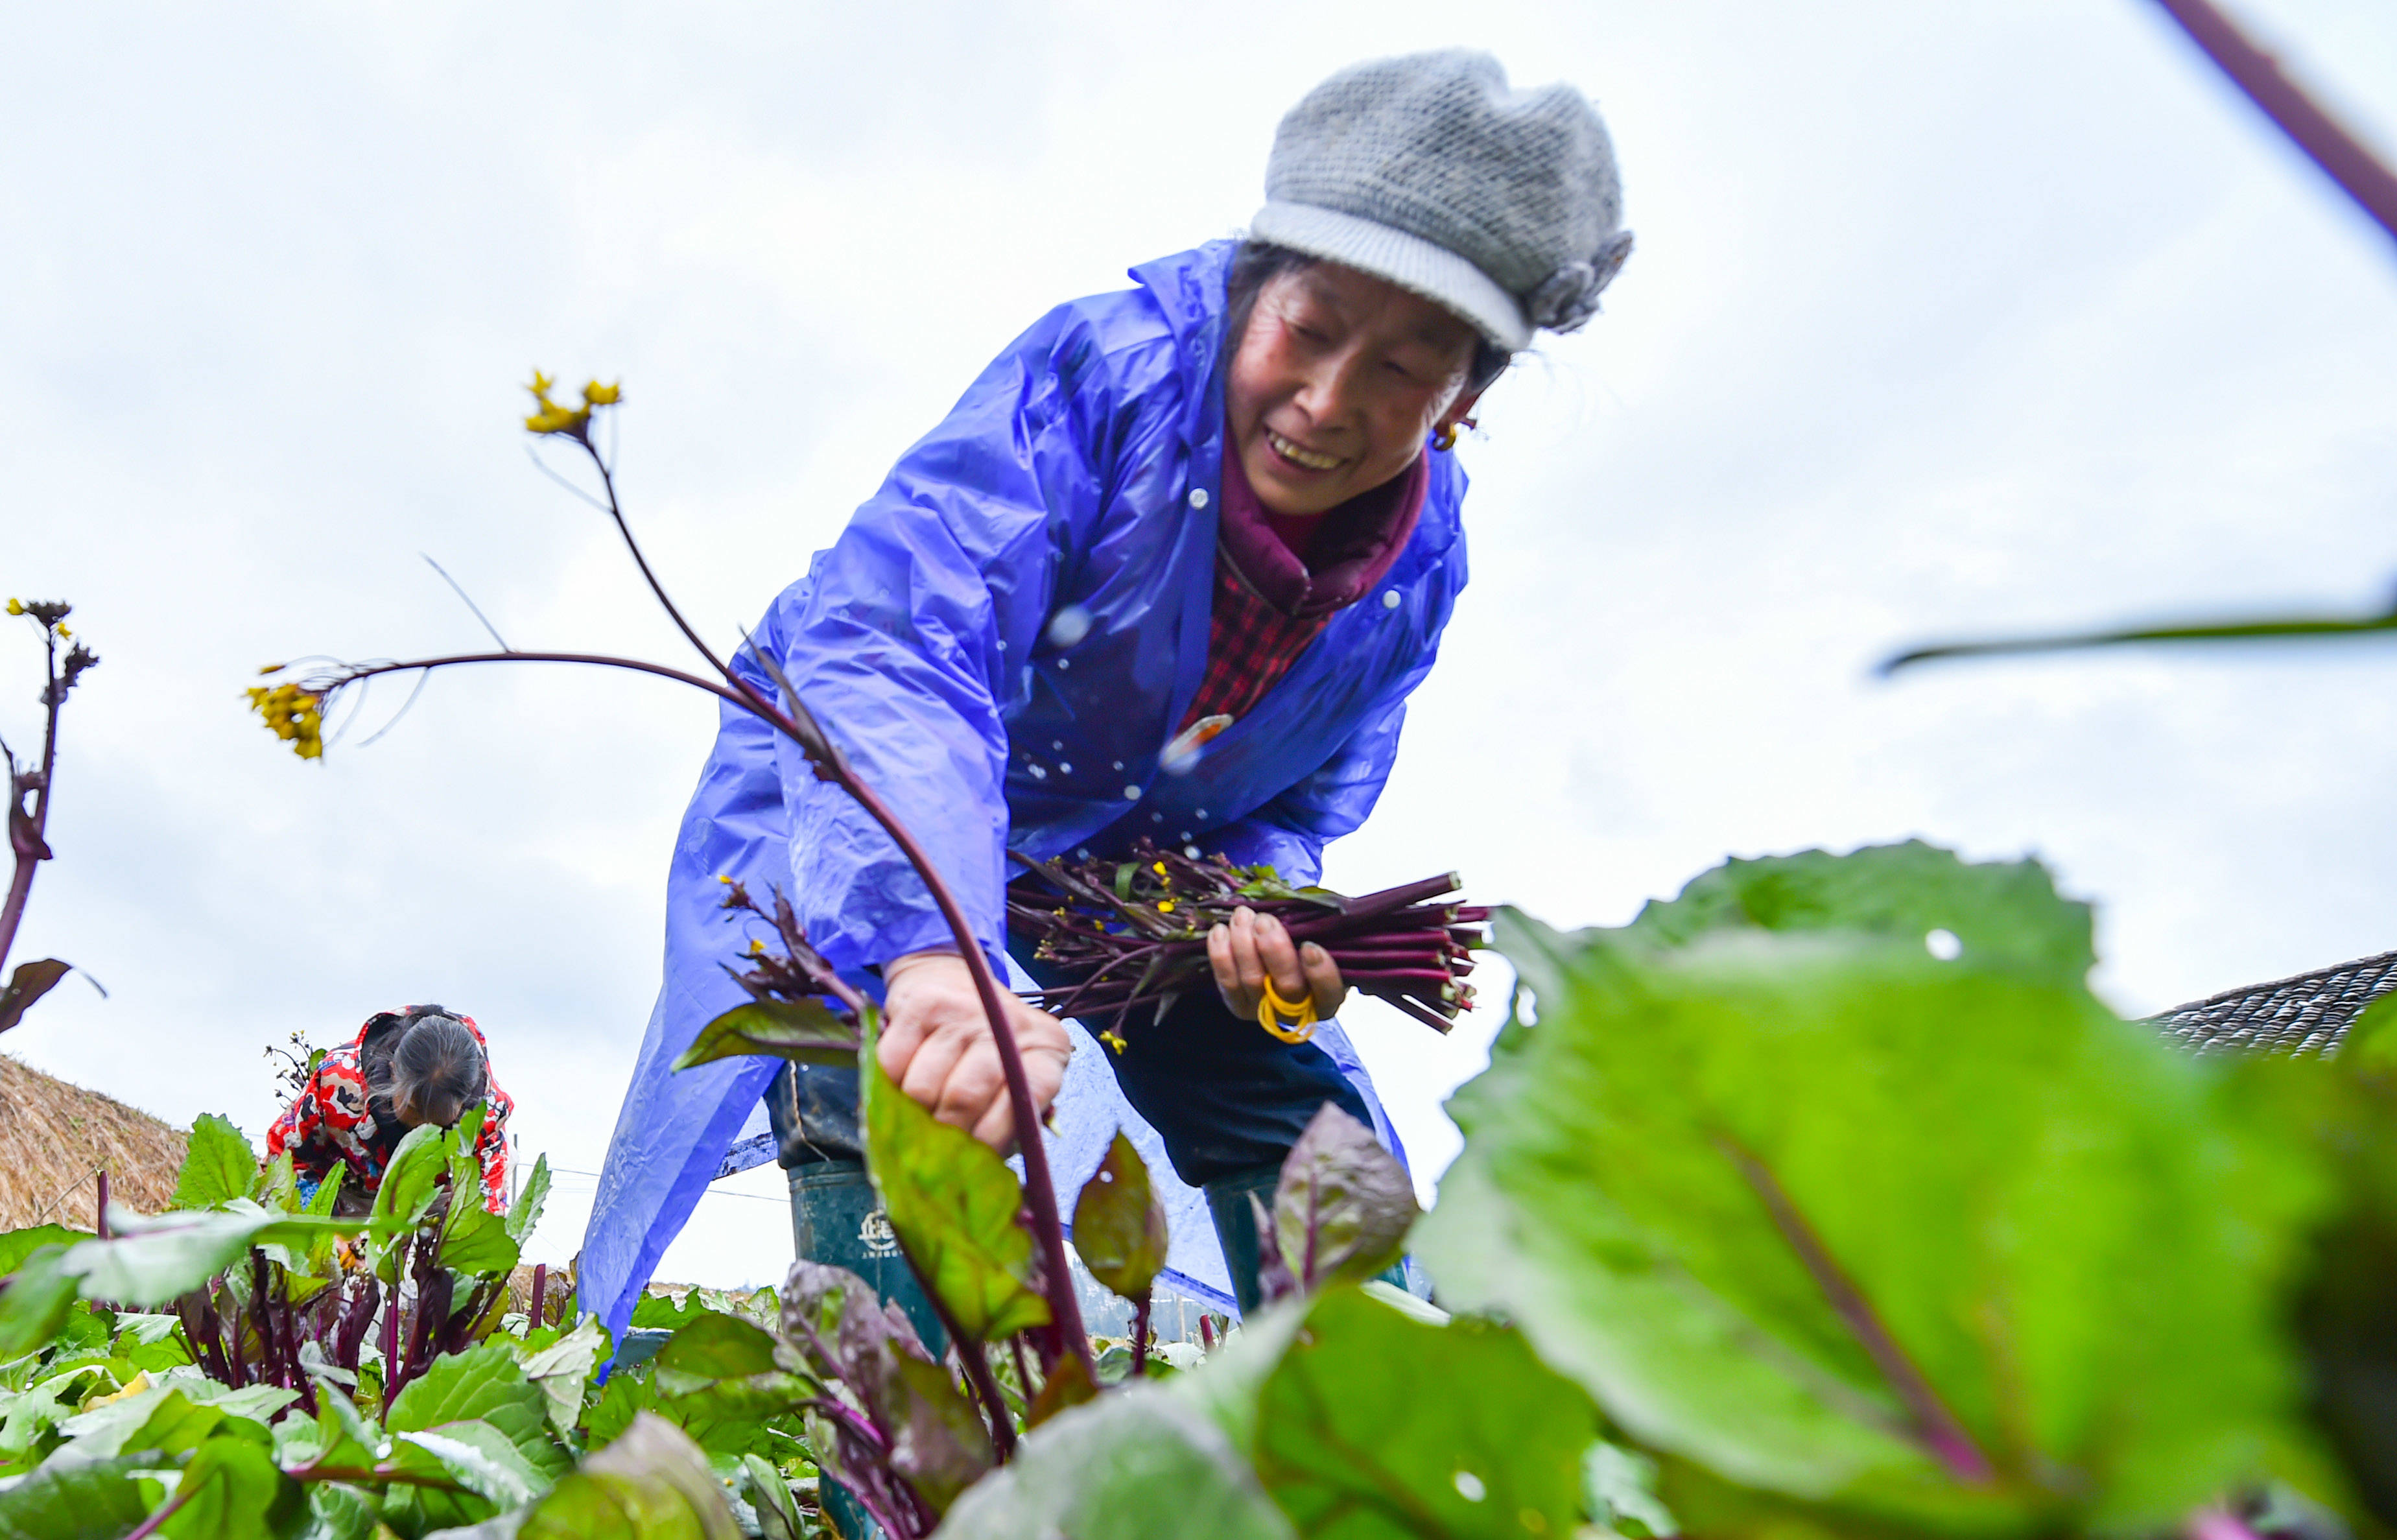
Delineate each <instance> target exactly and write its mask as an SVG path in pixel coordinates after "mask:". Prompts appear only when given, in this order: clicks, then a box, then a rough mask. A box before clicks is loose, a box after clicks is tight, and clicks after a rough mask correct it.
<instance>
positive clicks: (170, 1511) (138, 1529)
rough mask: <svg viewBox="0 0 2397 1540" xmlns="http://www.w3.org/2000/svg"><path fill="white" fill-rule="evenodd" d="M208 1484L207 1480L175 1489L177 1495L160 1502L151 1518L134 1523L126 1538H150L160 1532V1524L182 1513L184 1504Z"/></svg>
mask: <svg viewBox="0 0 2397 1540" xmlns="http://www.w3.org/2000/svg"><path fill="white" fill-rule="evenodd" d="M207 1484H208V1483H207V1482H205V1481H203V1482H201V1483H199V1486H190V1487H177V1488H176V1489H175V1495H173V1496H172V1497H169V1498H167V1500H166V1501H165V1502H163V1503H161V1504H159V1505H158V1507H157V1510H156V1511H155V1512H154V1513H152V1514H151V1515H150V1517H149V1518H147V1519H144V1520H141V1522H140V1523H138V1524H136V1525H134V1526H133V1528H132V1529H130V1530H128V1531H127V1532H126V1535H125V1540H150V1536H152V1535H154V1534H155V1533H158V1526H159V1525H161V1524H163V1523H165V1522H166V1521H167V1520H169V1519H172V1518H173V1517H175V1515H176V1514H178V1513H181V1511H182V1509H183V1505H184V1504H185V1503H188V1502H190V1501H191V1500H192V1499H193V1498H194V1497H196V1496H198V1495H199V1489H200V1487H201V1486H206V1485H207Z"/></svg>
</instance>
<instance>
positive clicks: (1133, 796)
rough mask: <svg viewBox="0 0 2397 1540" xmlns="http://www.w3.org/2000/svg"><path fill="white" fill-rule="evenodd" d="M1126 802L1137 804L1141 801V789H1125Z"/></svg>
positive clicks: (1128, 787) (1129, 787)
mask: <svg viewBox="0 0 2397 1540" xmlns="http://www.w3.org/2000/svg"><path fill="white" fill-rule="evenodd" d="M1124 800H1125V801H1127V802H1137V801H1139V800H1140V788H1139V787H1138V786H1126V787H1125V788H1124Z"/></svg>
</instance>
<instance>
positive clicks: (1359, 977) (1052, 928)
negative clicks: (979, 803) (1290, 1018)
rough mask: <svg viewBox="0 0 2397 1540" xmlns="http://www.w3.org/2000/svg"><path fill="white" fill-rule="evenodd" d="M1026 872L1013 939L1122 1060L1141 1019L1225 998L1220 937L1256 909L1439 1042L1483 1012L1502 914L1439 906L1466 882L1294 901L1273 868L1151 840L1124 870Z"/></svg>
mask: <svg viewBox="0 0 2397 1540" xmlns="http://www.w3.org/2000/svg"><path fill="white" fill-rule="evenodd" d="M1015 859H1016V861H1017V862H1018V863H1019V864H1022V865H1023V866H1024V867H1026V868H1027V869H1028V871H1029V873H1030V875H1029V876H1027V877H1020V878H1018V879H1017V880H1016V881H1015V882H1014V883H1013V884H1012V885H1011V886H1010V887H1009V889H1008V895H1007V919H1008V926H1009V928H1010V929H1011V930H1013V931H1016V932H1017V933H1018V934H1019V935H1024V936H1027V937H1032V938H1036V939H1037V940H1038V943H1039V946H1038V952H1037V954H1036V956H1037V957H1038V958H1039V960H1041V961H1043V962H1046V963H1048V964H1050V965H1051V967H1053V968H1054V969H1055V970H1057V971H1059V972H1062V973H1063V974H1064V975H1065V983H1063V984H1059V985H1057V986H1055V987H1052V988H1049V989H1045V990H1042V991H1041V992H1040V993H1039V994H1038V995H1036V996H1033V997H1031V998H1032V999H1033V1001H1034V1003H1035V1004H1037V1005H1038V1006H1039V1007H1040V1008H1041V1009H1042V1010H1044V1011H1051V1012H1052V1013H1054V1014H1056V1015H1060V1016H1073V1017H1076V1018H1078V1019H1079V1020H1081V1021H1082V1022H1084V1023H1086V1024H1092V1025H1093V1026H1100V1025H1102V1024H1103V1027H1104V1029H1103V1030H1102V1031H1101V1033H1100V1035H1101V1036H1102V1037H1105V1038H1111V1039H1112V1040H1113V1041H1114V1042H1115V1043H1116V1045H1117V1046H1118V1047H1120V1046H1121V1027H1122V1024H1123V1022H1124V1019H1125V1017H1126V1016H1127V1015H1128V1014H1130V1013H1131V1012H1132V1010H1133V1009H1134V1008H1135V1007H1139V1006H1144V1005H1147V1006H1153V1007H1154V1008H1155V1010H1156V1012H1157V1014H1158V1016H1162V1015H1163V1014H1164V1012H1165V1011H1166V1009H1167V1008H1169V1007H1170V1006H1172V1003H1173V1001H1174V1000H1175V999H1176V998H1179V997H1180V996H1181V995H1183V994H1184V993H1185V992H1187V991H1189V990H1193V989H1207V990H1212V989H1213V988H1214V987H1215V982H1214V973H1213V970H1212V967H1211V965H1210V964H1209V962H1208V960H1207V932H1208V931H1210V930H1212V929H1213V928H1214V927H1215V926H1216V925H1218V924H1221V923H1225V922H1227V921H1229V920H1230V919H1231V917H1232V915H1233V913H1234V911H1236V910H1239V909H1244V908H1245V909H1253V910H1255V911H1256V912H1257V913H1258V914H1261V915H1271V916H1273V917H1275V918H1277V919H1279V920H1280V921H1281V922H1282V924H1283V925H1284V926H1286V927H1287V928H1288V929H1289V931H1290V934H1291V938H1292V940H1293V941H1296V942H1299V943H1301V944H1305V943H1306V942H1310V941H1311V942H1314V943H1315V944H1317V945H1319V946H1321V947H1322V948H1323V949H1324V950H1325V951H1327V952H1329V953H1331V954H1332V961H1333V962H1335V963H1337V964H1339V966H1340V976H1341V978H1342V980H1343V981H1344V982H1346V984H1349V985H1350V986H1351V987H1352V988H1355V989H1357V990H1359V992H1361V993H1363V994H1367V995H1371V996H1373V997H1374V998H1376V999H1382V1000H1387V1001H1388V1002H1389V1003H1390V1004H1392V1005H1394V1006H1396V1007H1397V1008H1398V1009H1399V1010H1400V1011H1405V1012H1406V1013H1407V1014H1408V1015H1410V1016H1413V1018H1414V1019H1415V1020H1417V1021H1419V1022H1421V1023H1423V1024H1425V1025H1426V1026H1429V1027H1431V1028H1432V1029H1433V1030H1435V1031H1439V1032H1446V1031H1447V1030H1448V1029H1449V1028H1450V1027H1451V1026H1453V1025H1454V1024H1455V1017H1456V1013H1457V1012H1458V1011H1464V1010H1467V1009H1469V1008H1471V1006H1472V1004H1473V986H1472V985H1471V984H1466V982H1465V976H1466V974H1468V973H1470V972H1472V971H1473V956H1472V955H1473V949H1474V948H1475V947H1477V946H1480V945H1481V944H1483V941H1484V934H1483V927H1484V926H1485V925H1487V923H1488V922H1489V918H1490V911H1489V910H1488V909H1485V908H1480V907H1475V906H1472V905H1467V904H1447V903H1442V902H1440V901H1441V900H1442V899H1444V898H1446V897H1447V896H1448V895H1449V894H1451V893H1453V892H1454V891H1456V889H1457V887H1458V886H1459V881H1458V878H1457V877H1456V875H1455V874H1454V873H1453V872H1449V873H1443V874H1441V875H1440V876H1439V877H1426V878H1424V879H1423V880H1422V881H1420V882H1410V883H1407V884H1406V885H1405V886H1403V887H1399V888H1387V889H1385V890H1383V891H1380V892H1378V893H1366V894H1364V895H1362V896H1360V897H1357V898H1344V897H1342V896H1341V895H1340V894H1338V893H1334V892H1332V891H1329V890H1327V889H1322V888H1292V887H1291V886H1290V885H1289V884H1287V883H1285V882H1283V881H1282V880H1281V878H1280V877H1279V876H1278V875H1277V874H1276V873H1275V872H1274V870H1273V868H1272V867H1270V866H1236V865H1234V864H1231V863H1230V862H1229V861H1226V860H1225V859H1224V858H1223V857H1222V856H1220V855H1217V856H1206V857H1198V856H1191V855H1186V854H1184V853H1182V852H1180V851H1176V850H1159V849H1158V847H1157V846H1156V845H1154V844H1152V843H1150V842H1148V841H1146V840H1144V841H1142V842H1141V843H1140V844H1139V845H1138V846H1136V847H1134V850H1133V853H1132V858H1131V859H1130V860H1124V861H1109V860H1104V859H1101V860H1090V861H1072V862H1067V861H1045V862H1036V861H1033V860H1030V859H1029V858H1027V857H1024V856H1020V855H1019V856H1017V857H1016V858H1015Z"/></svg>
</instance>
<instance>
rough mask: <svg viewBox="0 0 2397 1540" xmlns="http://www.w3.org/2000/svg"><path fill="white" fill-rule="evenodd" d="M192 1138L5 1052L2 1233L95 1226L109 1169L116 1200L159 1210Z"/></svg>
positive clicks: (1, 1062) (0, 1066) (1, 1065)
mask: <svg viewBox="0 0 2397 1540" xmlns="http://www.w3.org/2000/svg"><path fill="white" fill-rule="evenodd" d="M188 1137H189V1136H188V1135H187V1134H186V1133H185V1132H184V1131H183V1130H181V1129H179V1128H175V1127H173V1126H172V1125H170V1124H167V1123H166V1122H163V1121H161V1120H160V1119H158V1118H153V1117H151V1116H150V1115H149V1114H148V1113H146V1112H137V1111H135V1110H134V1109H133V1108H131V1107H129V1106H127V1105H125V1104H124V1103H122V1102H119V1101H115V1100H114V1099H113V1098H110V1097H106V1096H102V1095H101V1094H100V1092H98V1091H86V1090H84V1089H83V1088H82V1087H81V1086H74V1085H69V1084H68V1083H67V1082H66V1081H64V1080H59V1079H53V1078H50V1077H49V1076H47V1075H45V1074H43V1073H42V1072H41V1071H40V1070H38V1069H30V1068H28V1067H26V1066H25V1065H21V1064H20V1063H18V1062H17V1061H16V1060H15V1059H12V1058H9V1057H7V1055H6V1054H0V1230H13V1229H20V1228H22V1227H23V1226H25V1225H38V1224H42V1223H44V1222H46V1221H47V1222H52V1223H56V1224H60V1225H70V1226H72V1227H74V1228H75V1229H78V1230H87V1229H90V1228H91V1227H92V1224H93V1220H94V1218H95V1213H94V1209H93V1202H94V1199H95V1196H96V1195H95V1192H94V1189H93V1183H92V1178H93V1177H94V1176H95V1175H96V1174H97V1173H98V1172H100V1171H102V1170H105V1171H106V1172H108V1181H109V1190H110V1196H111V1197H113V1198H114V1199H115V1200H116V1201H118V1202H120V1203H124V1204H127V1205H128V1206H130V1207H132V1208H135V1209H139V1210H141V1211H142V1212H146V1213H156V1212H158V1211H159V1210H161V1209H164V1208H165V1207H166V1206H167V1201H168V1199H171V1198H173V1197H174V1194H175V1178H176V1176H177V1175H178V1173H180V1172H181V1171H182V1169H183V1147H184V1145H185V1143H186V1141H187V1139H188Z"/></svg>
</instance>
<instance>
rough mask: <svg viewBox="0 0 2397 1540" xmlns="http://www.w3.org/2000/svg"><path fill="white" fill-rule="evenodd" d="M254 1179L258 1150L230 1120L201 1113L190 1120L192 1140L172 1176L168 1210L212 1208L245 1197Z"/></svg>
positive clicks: (211, 1113) (255, 1178)
mask: <svg viewBox="0 0 2397 1540" xmlns="http://www.w3.org/2000/svg"><path fill="white" fill-rule="evenodd" d="M257 1180H258V1152H257V1151H256V1150H254V1149H251V1148H250V1147H249V1141H248V1139H245V1138H243V1137H242V1132H241V1130H239V1129H237V1128H235V1127H234V1126H233V1120H232V1119H231V1118H221V1117H219V1116H218V1115H217V1114H215V1113H213V1112H204V1113H202V1114H200V1115H199V1117H197V1118H194V1119H193V1120H192V1141H191V1145H190V1147H189V1149H188V1150H187V1151H186V1152H185V1154H184V1156H183V1172H182V1174H181V1176H179V1177H177V1178H176V1179H175V1196H174V1198H173V1199H171V1200H170V1201H169V1202H168V1203H167V1207H168V1208H170V1209H213V1208H215V1207H217V1206H218V1205H219V1204H221V1203H222V1202H224V1201H225V1199H229V1198H247V1197H248V1196H249V1189H250V1186H251V1185H252V1184H253V1183H255V1182H256V1181H257Z"/></svg>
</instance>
